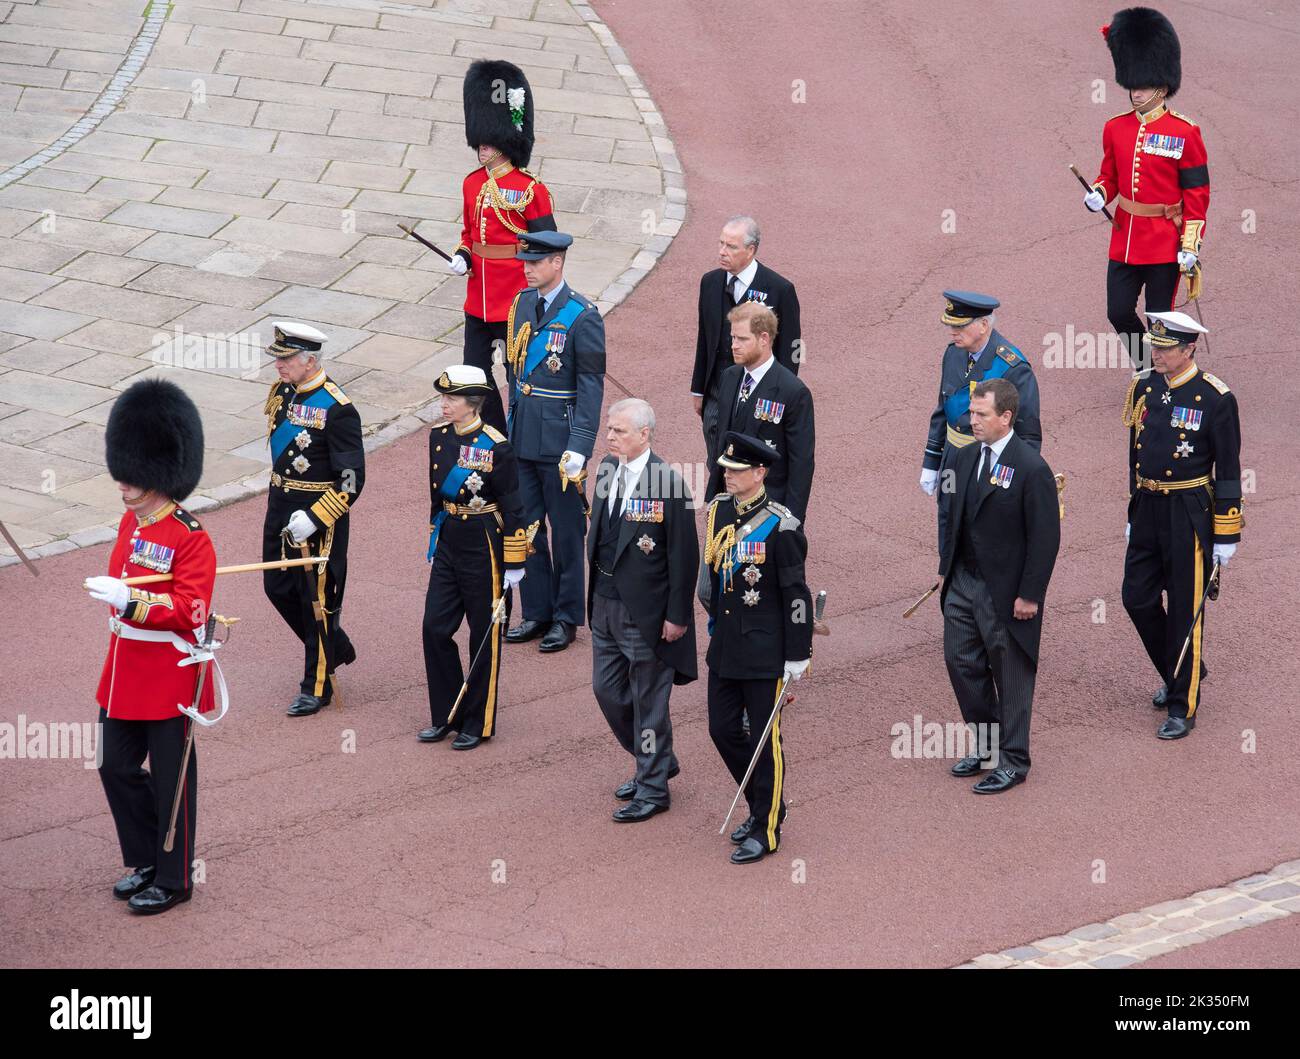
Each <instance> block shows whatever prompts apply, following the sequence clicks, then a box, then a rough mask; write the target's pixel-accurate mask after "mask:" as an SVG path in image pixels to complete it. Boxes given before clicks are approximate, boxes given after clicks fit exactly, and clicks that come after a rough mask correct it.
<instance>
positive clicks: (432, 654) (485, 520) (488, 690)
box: [424, 514, 505, 739]
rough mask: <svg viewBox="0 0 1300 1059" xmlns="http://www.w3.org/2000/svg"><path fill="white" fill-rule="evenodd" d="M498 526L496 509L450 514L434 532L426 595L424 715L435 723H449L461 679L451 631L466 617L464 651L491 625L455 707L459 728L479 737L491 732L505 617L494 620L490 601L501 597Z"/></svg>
mask: <svg viewBox="0 0 1300 1059" xmlns="http://www.w3.org/2000/svg"><path fill="white" fill-rule="evenodd" d="M503 547H504V543H503V539H502V536H501V525H500V523H498V522H497V520H496V517H495V515H492V514H488V515H470V516H468V517H466V518H464V519H462V518H461V517H460V516H458V515H449V516H448V517H447V518H446V520H445V521H444V522H443V524H442V530H441V532H440V533H439V535H438V550H437V551H436V552H434V555H433V563H432V569H431V570H430V571H429V591H428V593H427V594H426V595H425V597H424V672H425V676H426V678H427V679H428V683H429V716H430V719H431V720H432V722H433V726H434V727H435V728H437V727H439V726H441V725H444V724H446V723H447V717H448V715H449V714H450V713H451V708H452V705H453V704H454V703H455V701H456V696H457V695H458V694H459V693H460V689H461V685H462V684H463V683H464V682H465V668H464V665H463V664H462V662H461V656H460V648H459V647H457V646H456V640H455V636H456V633H457V631H458V630H459V629H460V626H461V623H462V622H463V621H465V619H466V618H468V619H469V651H470V660H471V662H473V656H474V652H476V651H477V650H478V649H479V645H480V644H482V643H483V638H484V637H485V636H487V635H488V630H489V629H491V630H492V634H491V637H490V639H489V640H488V642H487V644H486V646H484V647H483V653H482V654H481V655H480V656H479V658H478V662H477V663H475V664H474V668H473V669H472V671H471V672H470V676H469V688H468V689H467V690H466V692H465V698H464V700H463V701H462V702H461V704H460V709H459V710H457V711H456V719H455V721H454V722H453V725H454V727H455V728H456V730H457V731H460V732H468V733H469V734H470V735H477V736H482V737H483V738H484V739H486V738H488V737H490V736H491V735H493V734H494V733H495V732H496V724H497V684H498V681H499V678H500V675H501V642H502V640H501V636H502V631H503V630H504V629H505V624H504V623H498V624H497V625H496V626H495V627H493V626H492V605H493V603H494V602H495V601H496V600H497V599H498V598H500V596H501V577H502V573H503V570H504V567H503V566H502V551H503Z"/></svg>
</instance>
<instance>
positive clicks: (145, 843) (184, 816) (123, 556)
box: [86, 379, 217, 914]
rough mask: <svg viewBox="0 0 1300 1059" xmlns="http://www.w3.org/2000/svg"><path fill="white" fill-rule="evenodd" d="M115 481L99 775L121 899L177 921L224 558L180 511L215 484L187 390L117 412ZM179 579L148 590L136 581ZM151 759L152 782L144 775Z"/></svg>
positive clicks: (147, 387)
mask: <svg viewBox="0 0 1300 1059" xmlns="http://www.w3.org/2000/svg"><path fill="white" fill-rule="evenodd" d="M106 442H107V450H108V470H109V473H110V474H112V476H113V477H114V478H115V479H116V480H117V482H118V488H119V489H120V490H121V491H122V503H123V504H124V505H125V506H126V514H124V515H123V516H122V522H121V525H120V526H119V527H118V531H117V543H116V544H115V545H114V547H113V552H112V555H111V556H110V558H109V563H108V576H107V577H92V578H89V579H88V580H87V581H86V588H87V590H88V591H89V592H90V595H91V598H92V599H95V600H98V601H99V602H101V603H106V604H108V606H109V608H110V610H109V619H108V624H109V630H110V636H109V646H108V657H107V658H106V659H105V661H104V672H103V675H102V676H101V677H100V681H99V690H98V692H97V693H96V699H97V700H98V702H99V721H100V725H101V728H100V744H99V745H100V753H101V755H102V756H101V763H100V768H99V776H100V779H101V780H102V781H103V784H104V793H105V794H106V795H107V796H108V806H109V809H110V810H112V813H113V822H114V823H115V824H116V825H117V838H118V842H119V843H120V844H121V847H122V860H123V861H124V862H125V864H126V865H127V867H128V868H130V871H129V872H128V873H127V875H126V876H124V877H123V878H122V879H121V880H120V881H119V882H118V883H117V885H115V886H114V887H113V896H114V897H117V898H120V899H122V900H125V901H127V904H128V906H129V907H130V908H131V910H132V911H133V912H140V913H144V914H151V913H156V912H165V911H166V910H167V909H169V908H171V907H172V906H173V905H175V904H179V903H180V902H182V901H188V900H189V899H190V897H191V896H193V883H192V881H191V877H190V866H191V865H192V864H193V863H194V825H195V817H196V804H195V803H196V798H197V794H198V764H197V762H196V761H194V760H191V761H190V764H189V767H188V768H187V770H186V775H185V787H184V789H183V790H182V791H181V794H180V797H181V805H180V807H179V811H178V812H177V814H176V840H175V843H174V844H173V847H172V850H171V852H166V851H165V850H164V849H163V843H164V839H165V837H166V834H167V830H168V825H169V823H170V821H171V816H172V801H173V799H174V798H175V797H176V794H177V783H178V780H179V776H180V769H181V762H182V760H183V758H184V752H185V750H186V749H187V748H188V749H190V750H191V752H193V750H192V748H191V747H189V744H188V742H187V739H188V735H189V727H190V725H192V724H193V723H194V722H193V721H192V720H191V719H190V718H188V717H186V716H185V715H184V714H183V713H182V712H181V710H180V707H184V708H186V709H192V708H197V710H198V712H200V713H207V712H208V711H209V710H211V709H212V708H213V704H214V696H213V692H212V688H213V684H212V682H211V681H207V680H205V681H204V684H203V693H202V695H201V697H200V699H199V701H198V702H197V703H196V702H195V689H196V686H197V685H196V678H197V674H198V673H199V671H200V666H198V665H195V664H193V661H194V660H193V658H192V655H193V653H194V650H195V647H196V645H197V644H198V643H199V642H200V641H201V640H202V639H203V630H204V626H205V624H206V623H207V621H208V618H209V612H210V608H211V605H212V585H213V581H215V579H216V569H217V557H216V553H215V552H214V551H213V548H212V542H211V541H210V540H209V539H208V535H207V533H206V532H204V530H203V528H202V527H201V526H200V525H199V523H198V521H197V520H196V519H195V518H194V516H192V515H190V514H189V513H188V512H187V511H185V510H184V509H183V508H181V507H179V506H178V504H177V499H178V498H183V497H186V496H188V495H189V494H190V493H191V492H193V491H194V487H195V486H196V485H198V482H199V477H200V476H201V475H202V473H203V427H202V424H201V423H200V421H199V413H198V409H197V408H195V407H194V402H192V401H191V400H190V399H189V398H188V397H187V396H186V395H185V393H184V392H183V391H182V390H181V389H180V388H179V387H178V386H176V385H174V384H172V383H169V382H164V381H163V380H161V379H149V380H146V381H144V382H138V383H136V384H135V385H134V386H132V387H130V388H129V389H128V390H127V391H126V392H125V393H124V394H122V396H121V397H119V398H118V399H117V402H116V403H115V404H114V405H113V411H112V413H111V414H110V415H109V419H108V430H107V438H106ZM149 574H171V580H170V581H162V582H159V583H158V584H155V585H149V586H148V587H147V588H136V587H130V586H127V585H125V584H123V580H122V579H125V578H128V577H139V576H147V575H149ZM146 756H147V757H148V759H149V771H147V772H146V771H145V770H144V769H143V768H142V766H143V764H144V760H145V757H146Z"/></svg>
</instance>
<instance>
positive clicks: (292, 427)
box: [271, 383, 338, 463]
mask: <svg viewBox="0 0 1300 1059" xmlns="http://www.w3.org/2000/svg"><path fill="white" fill-rule="evenodd" d="M337 403H338V402H336V401H335V400H334V395H333V394H331V393H330V392H329V391H328V390H327V389H325V384H324V383H322V384H321V385H320V386H319V387H318V388H317V389H316V390H314V391H313V392H312V393H310V394H308V395H307V396H306V397H305V398H304V399H303V400H301V401H299V400H297V398H296V397H294V399H292V400H290V401H289V404H290V405H295V404H305V405H307V406H308V407H309V408H331V407H333V406H334V405H335V404H337ZM302 429H303V428H302V427H300V426H299V425H298V424H297V423H291V422H289V412H288V409H287V408H286V409H285V413H284V422H283V423H281V424H280V425H279V426H278V427H276V428H275V430H274V432H273V433H272V434H271V462H272V463H275V462H276V460H278V459H279V458H280V454H281V453H282V452H284V450H285V449H287V448H288V447H289V442H290V440H291V439H292V438H294V437H296V436H297V434H298V431H300V430H302Z"/></svg>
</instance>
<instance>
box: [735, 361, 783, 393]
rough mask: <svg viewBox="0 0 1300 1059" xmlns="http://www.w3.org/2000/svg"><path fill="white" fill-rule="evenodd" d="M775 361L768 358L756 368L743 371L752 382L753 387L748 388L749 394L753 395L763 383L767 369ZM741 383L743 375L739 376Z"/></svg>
mask: <svg viewBox="0 0 1300 1059" xmlns="http://www.w3.org/2000/svg"><path fill="white" fill-rule="evenodd" d="M775 360H776V357H768V358H767V360H765V361H763V363H762V364H760V365H759V366H758V367H757V368H747V369H745V370H746V371H748V372H749V377H750V378H751V379H753V380H754V385H753V386H751V387H750V388H749V390H750V393H753V392H754V390H756V389H758V384H759V383H760V382H762V381H763V376H764V375H766V374H767V369H768V368H770V367H771V366H772V364H773V362H774V361H775ZM741 381H742V383H743V381H744V376H743V375H742V376H741Z"/></svg>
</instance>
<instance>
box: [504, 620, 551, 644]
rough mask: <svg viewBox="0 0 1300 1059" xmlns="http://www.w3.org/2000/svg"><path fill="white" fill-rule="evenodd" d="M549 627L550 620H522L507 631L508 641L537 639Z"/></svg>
mask: <svg viewBox="0 0 1300 1059" xmlns="http://www.w3.org/2000/svg"><path fill="white" fill-rule="evenodd" d="M549 628H550V622H545V621H521V622H520V623H519V624H518V625H516V626H515V627H514V628H513V629H511V630H510V631H509V632H507V633H506V643H527V642H528V641H529V640H536V639H537V637H539V636H541V635H542V634H543V633H545V632H546V630H547V629H549Z"/></svg>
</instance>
